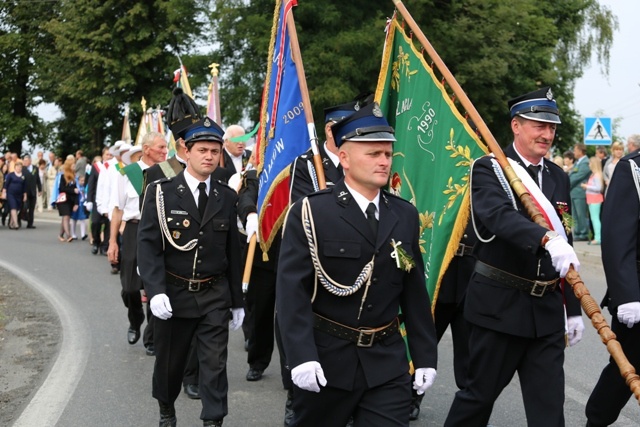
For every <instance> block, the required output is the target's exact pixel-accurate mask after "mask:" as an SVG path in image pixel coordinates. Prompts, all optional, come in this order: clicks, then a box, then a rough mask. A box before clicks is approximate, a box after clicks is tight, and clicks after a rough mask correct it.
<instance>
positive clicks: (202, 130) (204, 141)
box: [138, 117, 244, 427]
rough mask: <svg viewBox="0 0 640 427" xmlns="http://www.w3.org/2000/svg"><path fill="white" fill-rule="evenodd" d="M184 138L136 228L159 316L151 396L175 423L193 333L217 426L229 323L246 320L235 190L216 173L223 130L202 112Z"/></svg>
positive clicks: (206, 402)
mask: <svg viewBox="0 0 640 427" xmlns="http://www.w3.org/2000/svg"><path fill="white" fill-rule="evenodd" d="M184 138H185V142H184V144H185V147H186V151H185V157H186V161H187V167H186V169H185V170H183V171H182V172H180V173H179V174H178V175H176V176H175V177H172V178H165V179H162V180H159V181H155V182H153V183H151V184H149V186H148V188H147V192H146V195H145V200H144V202H143V209H142V218H141V219H140V226H139V229H138V267H139V271H140V277H141V278H142V282H143V284H144V287H145V290H146V292H147V295H148V297H149V305H150V307H151V311H152V313H153V315H154V316H155V317H156V318H157V319H155V325H154V346H155V353H156V363H155V366H154V372H153V397H154V398H155V399H157V400H158V403H159V406H160V426H161V427H170V426H175V425H176V422H177V420H176V415H175V414H176V413H175V407H174V402H175V401H176V399H177V397H178V395H179V394H180V389H181V382H182V379H183V374H184V370H185V366H186V364H187V359H188V357H189V353H190V351H191V346H192V342H193V340H194V338H195V340H196V342H197V345H196V346H195V350H196V352H197V358H198V362H199V369H200V372H199V378H200V380H201V381H200V384H199V395H200V398H201V402H202V412H201V415H200V418H201V419H202V420H203V425H204V426H216V427H219V426H222V421H223V418H224V417H225V416H226V415H227V412H228V407H227V390H228V382H227V372H226V362H227V344H228V339H229V329H233V330H236V329H238V328H240V326H241V325H242V321H243V318H244V309H243V302H242V287H241V267H242V266H241V252H240V240H239V234H238V228H237V213H236V203H237V195H236V192H235V191H234V190H232V189H231V188H229V187H228V186H227V185H226V184H223V183H220V182H219V181H216V180H214V179H212V173H213V172H214V171H215V169H216V168H217V167H218V161H219V159H220V153H221V150H222V129H220V127H219V126H218V125H217V124H215V122H213V120H211V119H209V118H207V117H205V118H203V119H201V120H199V121H197V122H196V123H194V124H192V125H191V126H190V127H189V128H188V129H187V130H186V131H185V132H184Z"/></svg>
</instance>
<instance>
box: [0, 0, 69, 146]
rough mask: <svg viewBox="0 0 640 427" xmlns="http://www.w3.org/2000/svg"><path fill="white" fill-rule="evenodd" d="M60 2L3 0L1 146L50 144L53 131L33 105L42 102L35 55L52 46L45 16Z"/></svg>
mask: <svg viewBox="0 0 640 427" xmlns="http://www.w3.org/2000/svg"><path fill="white" fill-rule="evenodd" d="M57 9H58V7H57V3H50V2H48V3H45V2H40V3H26V2H23V1H17V0H5V1H3V2H2V3H1V4H0V76H2V77H1V78H0V105H2V106H3V108H2V109H1V110H0V147H4V148H5V149H8V150H10V151H13V152H17V153H21V152H22V147H23V143H26V144H28V145H32V146H33V145H36V144H38V145H43V146H45V145H47V141H48V138H49V136H50V134H51V129H50V127H48V126H46V125H45V124H44V123H43V121H42V120H40V119H39V118H38V117H37V114H36V113H35V111H34V109H35V107H37V105H38V104H39V103H40V102H41V100H42V98H41V96H40V95H41V94H40V92H39V90H38V87H37V85H36V84H35V77H36V67H37V64H36V58H38V57H39V56H40V55H41V54H42V52H43V51H45V50H46V49H48V48H50V47H51V46H52V40H51V38H50V37H49V36H48V34H47V33H46V31H44V30H43V29H42V27H41V26H40V23H41V22H42V17H43V16H55V15H56V13H57Z"/></svg>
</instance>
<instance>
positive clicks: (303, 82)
mask: <svg viewBox="0 0 640 427" xmlns="http://www.w3.org/2000/svg"><path fill="white" fill-rule="evenodd" d="M287 31H288V32H289V39H290V42H291V54H292V56H293V62H294V63H295V64H296V72H297V74H298V82H299V84H300V93H301V94H302V105H303V108H304V117H305V119H306V122H307V133H308V135H309V144H310V145H311V151H312V152H313V165H314V167H315V168H316V175H317V177H318V186H319V187H320V189H321V190H323V189H325V188H327V183H326V179H325V176H324V168H323V167H322V158H321V157H320V152H319V151H318V134H317V133H316V126H315V124H314V122H313V111H312V110H311V101H310V99H309V89H308V88H307V79H306V77H305V73H304V65H303V64H302V54H301V53H300V45H299V44H298V33H297V32H296V23H295V21H294V19H293V11H291V10H290V11H289V13H288V14H287Z"/></svg>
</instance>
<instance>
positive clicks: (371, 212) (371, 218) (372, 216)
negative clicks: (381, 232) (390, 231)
mask: <svg viewBox="0 0 640 427" xmlns="http://www.w3.org/2000/svg"><path fill="white" fill-rule="evenodd" d="M365 213H366V214H367V221H368V222H369V225H370V226H371V230H373V235H374V236H377V235H378V220H377V219H376V205H375V204H374V203H369V206H367V210H365Z"/></svg>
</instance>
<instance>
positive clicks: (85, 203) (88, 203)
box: [84, 202, 93, 212]
mask: <svg viewBox="0 0 640 427" xmlns="http://www.w3.org/2000/svg"><path fill="white" fill-rule="evenodd" d="M84 207H85V208H86V209H87V210H88V211H89V212H91V211H92V210H93V202H84Z"/></svg>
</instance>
